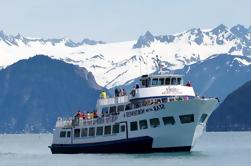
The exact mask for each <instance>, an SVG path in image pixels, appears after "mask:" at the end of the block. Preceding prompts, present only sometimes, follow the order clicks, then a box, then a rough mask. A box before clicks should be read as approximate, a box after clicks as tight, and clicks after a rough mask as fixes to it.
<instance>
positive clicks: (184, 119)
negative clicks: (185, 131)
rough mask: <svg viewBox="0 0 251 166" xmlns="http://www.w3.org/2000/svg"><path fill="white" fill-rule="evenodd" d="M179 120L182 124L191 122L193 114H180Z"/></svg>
mask: <svg viewBox="0 0 251 166" xmlns="http://www.w3.org/2000/svg"><path fill="white" fill-rule="evenodd" d="M180 122H181V123H182V124H184V123H192V122H194V115H193V114H188V115H180Z"/></svg>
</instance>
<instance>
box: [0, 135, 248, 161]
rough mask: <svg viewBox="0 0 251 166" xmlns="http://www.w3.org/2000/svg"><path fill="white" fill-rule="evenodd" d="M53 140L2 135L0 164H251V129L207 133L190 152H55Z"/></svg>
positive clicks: (42, 137)
mask: <svg viewBox="0 0 251 166" xmlns="http://www.w3.org/2000/svg"><path fill="white" fill-rule="evenodd" d="M51 139H52V135H51V134H21V135H18V134H13V135H11V134H10V135H0V166H13V165H15V166H30V165H32V166H33V165H34V166H61V165H67V166H88V165H90V166H92V165H95V166H123V165H129V166H134V165H137V166H139V165H142V166H148V165H154V166H166V165H170V166H176V165H186V166H190V165H191V166H209V165H210V166H218V165H219V166H223V165H226V166H251V132H220V133H211V132H210V133H205V134H204V135H203V136H202V138H201V139H200V140H199V141H198V142H197V144H196V145H195V147H194V148H193V150H192V152H190V153H188V152H186V153H152V154H77V155H62V154H61V155H52V154H51V153H50V151H49V149H48V147H47V146H48V145H50V143H51Z"/></svg>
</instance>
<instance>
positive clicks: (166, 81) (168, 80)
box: [165, 77, 170, 85]
mask: <svg viewBox="0 0 251 166" xmlns="http://www.w3.org/2000/svg"><path fill="white" fill-rule="evenodd" d="M165 85H170V78H169V77H168V78H166V79H165Z"/></svg>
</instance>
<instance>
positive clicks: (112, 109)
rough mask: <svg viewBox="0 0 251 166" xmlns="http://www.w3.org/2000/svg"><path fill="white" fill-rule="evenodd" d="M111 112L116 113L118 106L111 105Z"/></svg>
mask: <svg viewBox="0 0 251 166" xmlns="http://www.w3.org/2000/svg"><path fill="white" fill-rule="evenodd" d="M110 114H116V106H112V107H110Z"/></svg>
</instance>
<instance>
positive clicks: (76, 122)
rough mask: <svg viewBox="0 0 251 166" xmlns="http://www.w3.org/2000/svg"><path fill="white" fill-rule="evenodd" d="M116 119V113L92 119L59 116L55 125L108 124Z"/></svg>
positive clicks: (66, 126)
mask: <svg viewBox="0 0 251 166" xmlns="http://www.w3.org/2000/svg"><path fill="white" fill-rule="evenodd" d="M117 119H118V115H110V116H107V117H98V118H93V119H81V118H74V119H73V118H61V117H59V118H58V119H57V122H56V127H62V128H63V127H65V128H68V127H76V126H93V125H99V124H110V123H112V122H114V121H116V120H117Z"/></svg>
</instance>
